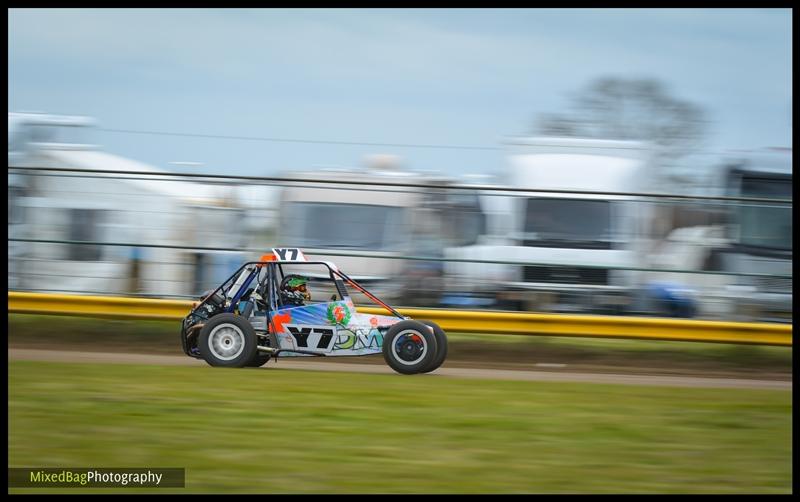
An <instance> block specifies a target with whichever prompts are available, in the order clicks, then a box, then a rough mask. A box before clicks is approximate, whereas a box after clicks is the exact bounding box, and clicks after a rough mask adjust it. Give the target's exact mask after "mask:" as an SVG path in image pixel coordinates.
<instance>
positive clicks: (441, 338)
mask: <svg viewBox="0 0 800 502" xmlns="http://www.w3.org/2000/svg"><path fill="white" fill-rule="evenodd" d="M419 322H421V323H422V324H427V325H428V326H430V327H431V328H433V335H434V337H435V338H436V357H435V358H433V361H431V364H430V366H428V367H427V368H425V369H424V370H422V371H421V372H420V373H430V372H431V371H435V370H437V369H439V366H441V365H442V364H444V360H445V359H447V335H445V334H444V330H443V329H442V328H440V327H439V325H438V324H436V323H435V322H433V321H419Z"/></svg>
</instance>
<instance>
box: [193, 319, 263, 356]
mask: <svg viewBox="0 0 800 502" xmlns="http://www.w3.org/2000/svg"><path fill="white" fill-rule="evenodd" d="M257 344H258V340H257V337H256V332H255V330H254V329H253V326H252V325H251V324H250V323H249V322H248V321H246V320H245V319H243V318H242V317H241V316H237V315H234V314H229V313H225V314H218V315H216V316H214V317H212V318H211V320H210V321H208V322H207V323H206V324H205V326H203V328H202V329H201V330H200V338H199V340H198V341H197V346H198V348H199V349H200V355H201V356H203V359H205V361H206V362H207V363H208V364H210V365H211V366H223V367H227V368H242V367H244V366H246V365H247V363H248V362H249V361H252V360H253V359H254V357H255V356H256V354H257V352H258V349H257ZM212 346H213V348H212ZM226 356H227V357H226Z"/></svg>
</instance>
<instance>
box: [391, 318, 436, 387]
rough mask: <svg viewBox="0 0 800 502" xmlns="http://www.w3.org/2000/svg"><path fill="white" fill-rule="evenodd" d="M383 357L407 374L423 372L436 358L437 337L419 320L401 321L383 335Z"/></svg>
mask: <svg viewBox="0 0 800 502" xmlns="http://www.w3.org/2000/svg"><path fill="white" fill-rule="evenodd" d="M382 350H383V359H384V360H385V361H386V364H388V365H389V366H390V367H391V368H392V369H393V370H395V371H396V372H398V373H403V374H405V375H412V374H414V373H423V372H425V370H426V369H427V368H428V367H429V366H430V365H431V363H432V362H433V361H434V359H435V358H436V353H437V349H436V337H435V336H434V334H433V333H431V330H429V329H428V328H427V326H425V325H424V324H422V323H420V322H418V321H412V320H408V321H400V322H399V323H397V324H395V325H393V326H392V327H391V328H389V331H387V333H386V336H384V337H383V348H382Z"/></svg>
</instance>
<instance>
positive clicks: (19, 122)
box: [8, 113, 244, 296]
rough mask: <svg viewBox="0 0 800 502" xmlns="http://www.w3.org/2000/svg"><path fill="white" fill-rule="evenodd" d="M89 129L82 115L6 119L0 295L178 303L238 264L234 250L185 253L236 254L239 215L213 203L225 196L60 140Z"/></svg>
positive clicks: (233, 208) (239, 243) (239, 257)
mask: <svg viewBox="0 0 800 502" xmlns="http://www.w3.org/2000/svg"><path fill="white" fill-rule="evenodd" d="M91 125H92V121H91V120H90V119H87V118H85V117H65V116H58V115H46V114H38V113H37V114H9V155H8V157H9V168H10V169H9V176H8V178H9V188H8V193H9V213H10V214H9V237H10V239H19V240H10V241H9V244H8V245H9V284H8V286H9V288H12V289H19V290H32V291H53V292H57V291H64V292H84V293H100V294H129V293H137V294H144V295H155V296H187V295H195V294H199V293H200V292H202V291H203V290H204V289H207V288H208V287H210V286H211V285H214V284H216V283H217V282H219V280H221V279H224V278H225V277H226V275H225V274H227V273H229V272H230V271H231V270H235V269H236V267H238V266H239V265H240V264H241V261H242V260H243V259H244V255H243V254H242V253H237V252H226V251H208V250H202V249H192V248H203V247H211V248H223V249H226V248H227V249H235V248H237V247H243V236H242V234H241V232H240V228H241V226H242V225H241V221H242V210H241V209H239V208H238V207H236V206H235V205H231V204H230V203H228V204H226V203H225V202H224V201H223V199H224V198H225V197H224V196H225V195H227V192H225V191H224V190H223V191H220V190H218V189H212V188H210V187H208V186H204V185H201V184H198V183H192V182H184V181H164V180H163V179H161V177H160V176H159V175H163V174H168V173H167V171H164V170H161V169H158V168H155V167H153V166H150V165H147V164H144V163H141V162H137V161H134V160H131V159H127V158H123V157H120V156H116V155H112V154H109V153H106V152H102V151H99V150H98V148H97V147H96V146H95V145H90V144H86V143H76V142H75V140H74V138H69V133H71V132H72V133H74V132H83V133H84V134H88V133H89V132H90V131H82V129H86V128H88V127H90V126H91ZM65 132H66V133H68V134H67V137H66V138H65V137H64V133H65ZM15 167H17V168H25V167H34V168H70V169H80V170H104V171H110V172H106V173H81V172H65V173H60V174H55V173H53V172H41V171H40V172H32V171H27V170H25V169H13V168H15ZM125 172H143V173H152V176H150V175H146V174H145V175H126V174H123V173H125ZM31 241H49V242H31ZM64 241H82V242H92V243H98V242H102V243H131V244H142V245H141V246H135V245H134V246H109V245H97V244H85V245H83V244H80V245H76V244H67V243H63V242H64ZM153 244H154V245H156V246H161V247H150V246H148V245H153ZM182 248H188V249H182Z"/></svg>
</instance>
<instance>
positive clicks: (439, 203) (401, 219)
mask: <svg viewBox="0 0 800 502" xmlns="http://www.w3.org/2000/svg"><path fill="white" fill-rule="evenodd" d="M290 177H291V178H293V179H303V180H306V182H300V183H291V184H289V186H286V187H284V188H283V189H282V191H281V196H280V202H279V207H278V215H279V216H278V219H279V224H278V235H277V242H280V243H281V245H283V246H290V247H299V248H302V249H303V250H305V251H306V253H307V254H308V255H310V256H313V257H314V259H317V260H331V261H333V260H335V261H336V262H337V263H339V264H340V265H341V266H342V268H343V269H345V270H348V271H351V272H349V274H350V275H351V277H353V279H355V280H357V281H359V282H360V283H361V284H364V285H365V286H367V288H368V289H370V290H371V291H373V292H374V293H375V294H376V295H377V296H378V297H380V298H385V299H386V301H388V302H390V303H396V304H399V305H408V306H436V305H437V304H438V303H439V301H440V298H441V293H442V288H443V271H444V266H443V262H442V258H443V256H444V251H445V249H447V248H450V247H458V246H464V245H470V244H474V243H475V242H476V241H477V239H478V237H479V236H480V235H481V234H483V233H484V227H485V216H484V214H483V212H482V210H481V207H480V202H479V198H478V195H477V193H476V192H475V191H472V190H465V189H461V190H448V189H446V188H444V187H446V186H449V185H452V184H454V182H455V181H454V180H453V179H452V178H446V177H442V176H433V175H428V174H422V173H415V172H411V171H407V170H404V169H401V168H400V167H399V166H398V163H397V161H396V160H393V159H388V158H378V159H377V160H376V159H372V160H371V164H370V165H368V166H367V167H365V168H353V169H324V168H323V169H317V170H310V171H304V172H293V173H291V176H290ZM317 180H318V181H319V182H318V183H317V182H316V181H317ZM331 181H336V182H338V183H336V184H331V183H330V182H331ZM360 182H368V183H375V185H366V186H365V185H363V184H361V185H359V183H360ZM378 184H385V186H384V185H378ZM392 184H395V185H397V184H405V185H414V186H413V187H407V186H406V187H403V186H396V187H392V186H391V185H392ZM328 253H333V254H328ZM425 258H428V259H425ZM363 300H364V299H363V298H360V297H356V298H354V301H356V303H359V301H363Z"/></svg>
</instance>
